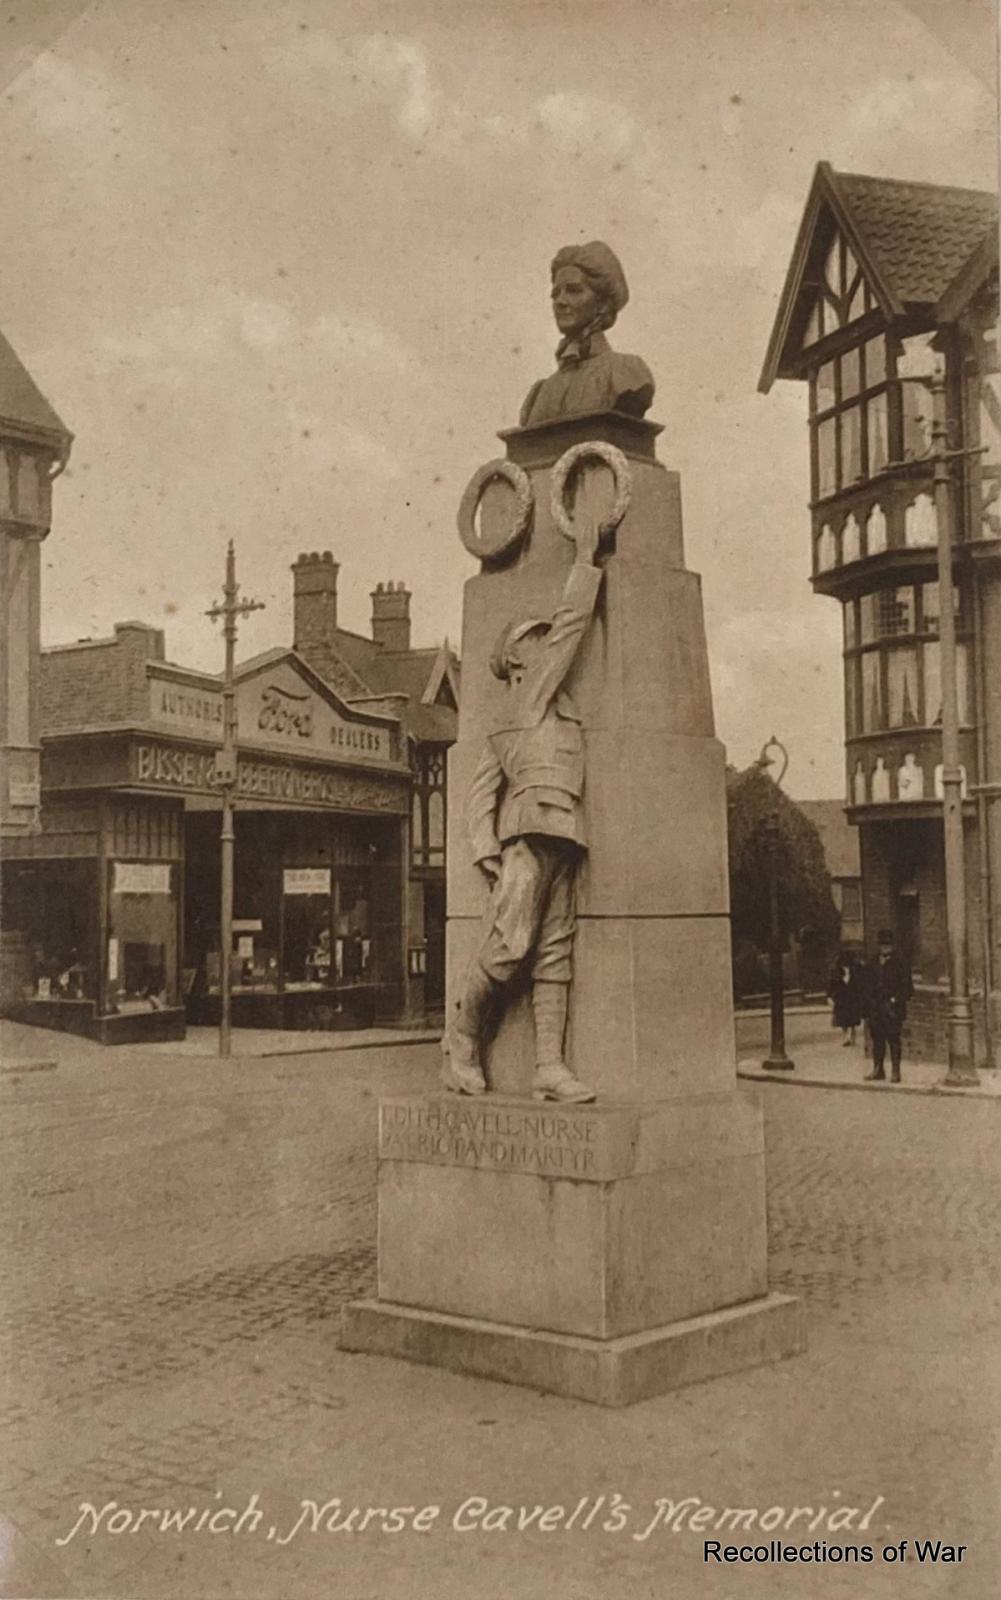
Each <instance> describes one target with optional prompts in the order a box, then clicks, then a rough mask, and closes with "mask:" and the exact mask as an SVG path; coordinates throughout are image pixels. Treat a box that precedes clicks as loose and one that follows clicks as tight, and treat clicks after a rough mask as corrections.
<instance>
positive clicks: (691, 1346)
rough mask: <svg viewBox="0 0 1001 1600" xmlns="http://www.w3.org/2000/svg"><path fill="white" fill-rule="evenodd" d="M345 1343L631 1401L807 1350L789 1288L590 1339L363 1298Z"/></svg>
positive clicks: (581, 1395) (594, 1398) (583, 1395)
mask: <svg viewBox="0 0 1001 1600" xmlns="http://www.w3.org/2000/svg"><path fill="white" fill-rule="evenodd" d="M341 1348H342V1349H344V1350H354V1351H363V1352H365V1353H367V1354H369V1355H380V1356H394V1357H397V1358H398V1359H400V1360H404V1361H417V1362H420V1363H422V1364H423V1365H425V1366H435V1367H444V1368H445V1369H446V1370H447V1371H449V1372H456V1373H461V1374H463V1375H464V1376H467V1377H478V1378H493V1379H496V1380H497V1381H498V1382H500V1383H516V1384H520V1385H522V1386H524V1387H525V1388H529V1389H539V1390H542V1391H543V1392H544V1393H546V1394H558V1395H564V1396H566V1397H567V1398H568V1399H572V1400H588V1401H591V1402H592V1403H594V1404H596V1405H603V1406H628V1405H633V1404H635V1402H636V1401H638V1400H649V1399H652V1398H653V1397H654V1396H655V1395H659V1394H665V1393H666V1392H667V1391H668V1390H670V1389H680V1388H682V1387H683V1386H684V1385H685V1384H689V1383H703V1382H705V1381H706V1379H709V1378H719V1377H722V1376H724V1375H725V1374H726V1373H730V1372H741V1371H744V1370H746V1369H747V1368H750V1367H759V1366H764V1365H765V1364H766V1363H768V1362H772V1361H779V1360H782V1359H783V1358H784V1357H786V1356H792V1355H797V1354H799V1353H800V1352H801V1351H802V1350H803V1349H804V1348H805V1335H804V1330H803V1318H802V1310H801V1307H800V1304H799V1302H798V1301H796V1300H794V1299H792V1298H791V1297H790V1296H788V1295H781V1294H771V1295H767V1296H764V1297H763V1298H761V1299H759V1300H752V1301H748V1302H745V1303H744V1304H743V1305H738V1306H730V1307H728V1308H727V1309H726V1310H725V1311H713V1312H710V1313H708V1314H707V1315H705V1316H701V1317H692V1318H691V1319H690V1320H688V1321H686V1322H675V1323H672V1324H670V1325H669V1326H666V1327H659V1328H653V1329H650V1330H649V1331H647V1332H644V1333H636V1334H630V1335H628V1336H627V1337H625V1338H620V1339H582V1338H576V1337H573V1336H571V1335H568V1334H557V1333H545V1332H542V1331H540V1330H538V1329H534V1328H518V1327H514V1326H513V1325H511V1324H509V1323H502V1322H481V1321H477V1320H474V1319H473V1318H468V1317H455V1316H446V1315H445V1314H443V1313H441V1312H437V1311H420V1310H416V1309H414V1308H413V1307H411V1306H401V1305H394V1304H393V1303H392V1302H389V1301H384V1300H359V1301H356V1302H355V1303H354V1304H352V1305H348V1306H346V1307H345V1308H344V1314H343V1324H342V1335H341Z"/></svg>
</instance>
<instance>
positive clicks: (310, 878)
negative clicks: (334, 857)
mask: <svg viewBox="0 0 1001 1600" xmlns="http://www.w3.org/2000/svg"><path fill="white" fill-rule="evenodd" d="M282 888H283V889H284V891H285V893H286V894H329V893H330V868H329V867H286V868H285V870H284V872H283V873H282Z"/></svg>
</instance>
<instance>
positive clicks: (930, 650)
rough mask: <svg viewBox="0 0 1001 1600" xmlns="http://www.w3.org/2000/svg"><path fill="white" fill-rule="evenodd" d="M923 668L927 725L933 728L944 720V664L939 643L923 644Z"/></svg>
mask: <svg viewBox="0 0 1001 1600" xmlns="http://www.w3.org/2000/svg"><path fill="white" fill-rule="evenodd" d="M921 670H922V672H923V674H924V681H925V726H926V727H928V728H933V727H934V726H935V724H936V723H937V722H941V720H942V664H941V658H940V656H939V650H938V645H937V644H926V645H922V647H921Z"/></svg>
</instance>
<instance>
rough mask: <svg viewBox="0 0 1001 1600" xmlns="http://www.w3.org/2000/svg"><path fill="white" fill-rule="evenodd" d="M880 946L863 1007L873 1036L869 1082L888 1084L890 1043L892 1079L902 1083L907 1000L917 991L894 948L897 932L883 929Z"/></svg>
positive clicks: (867, 978)
mask: <svg viewBox="0 0 1001 1600" xmlns="http://www.w3.org/2000/svg"><path fill="white" fill-rule="evenodd" d="M878 945H879V949H878V952H877V955H876V957H875V959H874V960H872V961H870V962H869V964H868V966H867V967H866V970H865V974H864V980H863V990H862V995H863V1006H864V1009H865V1015H866V1020H867V1022H868V1024H869V1034H870V1037H871V1039H872V1071H871V1072H869V1073H867V1074H866V1082H867V1083H884V1082H885V1081H886V1072H885V1070H884V1063H885V1061H886V1051H887V1046H889V1050H890V1071H891V1081H892V1082H893V1083H899V1082H900V1055H901V1035H902V1033H903V1028H904V1022H905V1020H906V1017H907V1002H908V1000H909V999H910V998H911V995H912V994H913V993H914V985H913V984H912V982H911V973H910V968H909V967H908V965H907V963H906V961H904V960H903V958H902V957H901V956H899V955H898V954H897V952H896V949H895V948H894V940H893V933H892V932H891V930H890V929H889V928H882V929H881V930H880V933H879V940H878Z"/></svg>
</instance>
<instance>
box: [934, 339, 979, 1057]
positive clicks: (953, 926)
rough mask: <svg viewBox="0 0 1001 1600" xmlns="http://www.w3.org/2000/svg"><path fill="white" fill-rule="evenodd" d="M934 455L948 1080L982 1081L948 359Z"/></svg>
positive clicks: (940, 376) (939, 387)
mask: <svg viewBox="0 0 1001 1600" xmlns="http://www.w3.org/2000/svg"><path fill="white" fill-rule="evenodd" d="M931 393H932V432H931V441H932V442H931V459H932V460H933V462H934V465H935V513H936V519H937V523H938V595H939V652H940V663H941V668H940V670H941V678H942V831H943V836H944V844H945V921H946V937H947V941H948V949H949V1069H948V1072H947V1073H946V1077H945V1080H944V1081H945V1082H946V1083H947V1084H949V1085H966V1084H972V1083H977V1082H979V1079H978V1076H977V1069H976V1064H975V1057H974V1044H973V1008H972V1006H971V1004H970V984H969V971H968V961H967V923H966V864H965V853H964V842H963V774H962V769H961V767H960V764H959V697H958V694H957V689H956V615H955V609H954V600H953V593H954V585H953V577H952V547H953V536H952V462H953V461H954V460H955V459H956V458H957V457H961V456H964V455H966V454H969V453H971V452H967V451H963V450H950V449H949V421H948V417H947V414H946V387H945V370H944V363H943V362H942V361H941V360H940V361H939V362H938V363H937V365H936V369H935V375H934V377H933V378H932V380H931Z"/></svg>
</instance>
